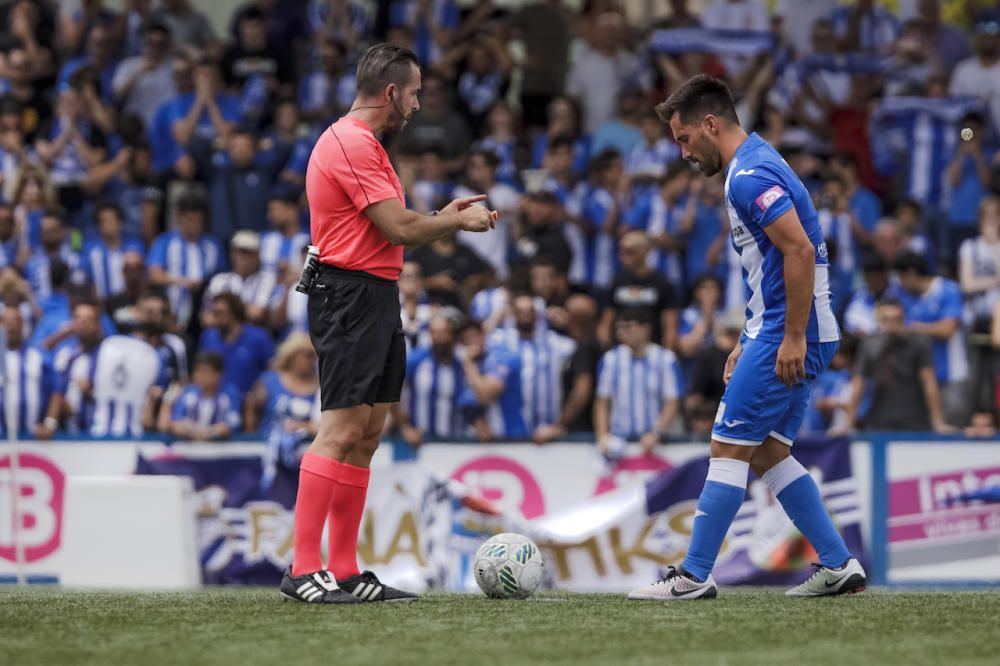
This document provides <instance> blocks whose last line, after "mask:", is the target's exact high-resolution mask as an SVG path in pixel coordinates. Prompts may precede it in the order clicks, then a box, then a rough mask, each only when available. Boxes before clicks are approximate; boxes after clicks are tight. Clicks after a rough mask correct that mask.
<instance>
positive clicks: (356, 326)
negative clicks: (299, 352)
mask: <svg viewBox="0 0 1000 666" xmlns="http://www.w3.org/2000/svg"><path fill="white" fill-rule="evenodd" d="M308 312H309V337H310V338H312V343H313V347H315V348H316V354H317V356H319V382H320V403H321V406H322V408H323V409H324V410H327V409H340V408H342V407H354V406H355V405H362V404H364V405H373V404H375V403H377V402H397V401H398V400H399V395H400V393H401V392H402V390H403V377H404V375H405V374H406V342H405V340H404V338H403V325H402V322H401V321H400V319H399V290H398V288H397V287H396V283H395V282H393V281H392V280H385V279H382V278H379V277H376V276H374V275H371V274H369V273H365V272H363V271H348V270H343V269H340V268H336V267H334V266H330V265H327V264H321V265H320V270H319V273H318V275H317V277H316V280H315V282H314V283H313V287H312V289H311V290H310V292H309V308H308Z"/></svg>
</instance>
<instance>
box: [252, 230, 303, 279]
mask: <svg viewBox="0 0 1000 666" xmlns="http://www.w3.org/2000/svg"><path fill="white" fill-rule="evenodd" d="M307 245H309V234H308V233H306V232H305V231H297V232H295V233H294V234H292V235H291V236H286V235H285V234H283V233H281V232H280V231H268V232H266V233H263V234H261V235H260V270H261V272H264V271H269V272H272V273H277V272H278V271H279V270H280V268H281V264H282V262H286V263H287V264H288V265H290V266H292V267H293V268H295V269H297V268H299V266H300V265H301V262H302V256H303V255H302V248H304V247H305V246H307Z"/></svg>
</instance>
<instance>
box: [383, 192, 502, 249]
mask: <svg viewBox="0 0 1000 666" xmlns="http://www.w3.org/2000/svg"><path fill="white" fill-rule="evenodd" d="M485 199H486V195H485V194H477V195H476V196H472V197H465V198H464V199H455V200H454V201H452V202H451V203H450V204H448V205H447V206H445V207H444V208H443V209H441V212H440V213H438V214H437V215H421V214H420V213H416V212H414V211H412V210H407V209H406V208H404V207H403V203H402V202H401V201H400V200H399V199H386V200H384V201H379V202H378V203H374V204H372V205H370V206H368V207H367V208H365V215H366V216H367V217H368V219H370V220H371V221H372V222H373V223H374V224H375V226H376V227H378V230H379V231H381V232H382V235H383V236H385V238H386V240H388V241H389V242H390V243H392V244H393V245H423V244H425V243H430V242H432V241H436V240H438V239H439V238H444V237H446V236H450V235H451V234H453V233H455V232H456V231H489V230H490V229H492V228H493V226H494V222H493V214H492V213H491V212H490V211H489V210H488V209H486V208H485V207H484V206H476V205H474V204H476V203H478V202H480V201H484V200H485Z"/></svg>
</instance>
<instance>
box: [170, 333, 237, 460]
mask: <svg viewBox="0 0 1000 666" xmlns="http://www.w3.org/2000/svg"><path fill="white" fill-rule="evenodd" d="M222 368H223V360H222V356H221V355H219V354H216V353H214V352H202V353H200V354H198V355H197V356H195V357H194V366H193V367H192V369H191V379H192V383H191V384H190V385H188V386H185V387H184V388H183V389H181V391H180V394H179V395H177V396H176V398H173V399H170V398H168V399H166V400H164V401H163V406H162V407H161V408H160V418H159V427H158V430H160V431H161V432H165V433H167V434H170V435H173V436H174V437H179V438H183V439H193V440H200V441H209V440H217V439H226V438H228V437H229V436H230V435H231V434H232V433H233V432H234V431H236V430H239V427H240V403H239V398H237V397H236V396H235V394H234V392H233V391H231V390H229V389H228V387H224V386H223V385H222Z"/></svg>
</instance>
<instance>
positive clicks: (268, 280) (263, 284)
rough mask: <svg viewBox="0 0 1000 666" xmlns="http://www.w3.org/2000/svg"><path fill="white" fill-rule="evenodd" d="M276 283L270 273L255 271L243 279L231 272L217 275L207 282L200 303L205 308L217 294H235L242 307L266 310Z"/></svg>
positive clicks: (273, 275) (274, 277) (272, 274)
mask: <svg viewBox="0 0 1000 666" xmlns="http://www.w3.org/2000/svg"><path fill="white" fill-rule="evenodd" d="M277 282H278V279H277V275H275V274H274V273H272V272H270V271H263V270H261V271H257V272H256V273H254V274H253V275H250V276H248V277H245V278H244V277H242V276H240V275H239V274H237V273H233V272H229V273H218V274H216V275H215V276H214V277H213V278H212V279H211V280H209V282H208V287H207V288H206V289H205V295H204V296H203V297H202V302H203V303H204V305H205V307H207V306H208V304H209V303H211V302H212V299H213V298H215V297H216V296H218V295H219V294H236V295H237V296H239V297H240V298H241V299H242V300H243V303H244V305H257V306H259V307H262V308H266V307H267V306H268V304H269V303H270V302H271V297H272V296H273V295H274V288H275V286H276V284H277Z"/></svg>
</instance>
